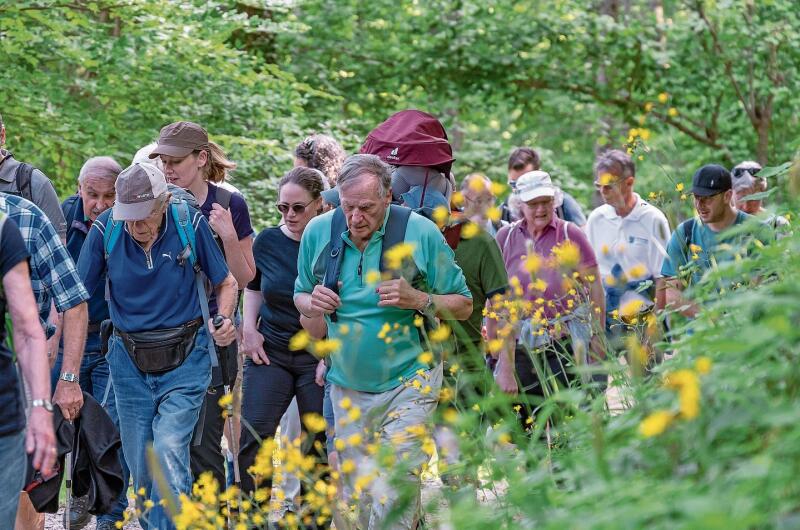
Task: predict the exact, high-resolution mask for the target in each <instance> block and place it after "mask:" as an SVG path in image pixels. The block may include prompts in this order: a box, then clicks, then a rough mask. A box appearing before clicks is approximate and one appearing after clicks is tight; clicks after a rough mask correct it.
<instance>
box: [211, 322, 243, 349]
mask: <svg viewBox="0 0 800 530" xmlns="http://www.w3.org/2000/svg"><path fill="white" fill-rule="evenodd" d="M208 330H209V331H210V332H211V337H212V338H213V339H214V342H216V343H217V344H218V345H220V346H228V345H229V344H232V343H233V341H235V340H236V327H235V326H234V325H233V321H232V320H231V319H230V318H226V319H224V320H223V321H222V325H221V326H220V327H219V329H217V328H215V327H214V319H213V318H211V319H209V320H208Z"/></svg>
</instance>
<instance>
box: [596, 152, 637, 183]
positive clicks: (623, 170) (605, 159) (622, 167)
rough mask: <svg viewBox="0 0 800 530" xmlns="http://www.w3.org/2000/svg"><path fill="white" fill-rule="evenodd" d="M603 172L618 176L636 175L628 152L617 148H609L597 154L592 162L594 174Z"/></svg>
mask: <svg viewBox="0 0 800 530" xmlns="http://www.w3.org/2000/svg"><path fill="white" fill-rule="evenodd" d="M603 173H614V174H615V175H616V176H618V177H620V178H623V179H624V178H628V177H636V166H635V165H634V164H633V160H631V157H630V156H628V154H626V153H623V152H622V151H620V150H619V149H611V150H610V151H606V152H604V153H600V154H599V155H598V156H597V160H596V161H595V163H594V174H595V176H597V175H601V174H603Z"/></svg>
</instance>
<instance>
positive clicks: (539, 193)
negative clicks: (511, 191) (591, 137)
mask: <svg viewBox="0 0 800 530" xmlns="http://www.w3.org/2000/svg"><path fill="white" fill-rule="evenodd" d="M515 193H516V194H517V195H518V196H519V198H520V200H521V201H522V202H528V201H532V200H533V199H537V198H539V197H555V195H556V187H555V186H553V181H552V180H551V179H550V175H549V174H548V173H547V172H545V171H538V170H537V171H529V172H527V173H525V174H524V175H522V176H521V177H519V178H518V179H517V187H516V191H515Z"/></svg>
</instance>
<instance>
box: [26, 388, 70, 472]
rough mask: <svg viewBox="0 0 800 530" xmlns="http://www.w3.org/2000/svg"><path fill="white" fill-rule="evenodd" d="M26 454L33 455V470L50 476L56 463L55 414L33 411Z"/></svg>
mask: <svg viewBox="0 0 800 530" xmlns="http://www.w3.org/2000/svg"><path fill="white" fill-rule="evenodd" d="M62 382H66V381H62ZM75 386H78V385H75ZM62 410H63V409H62ZM25 452H27V453H28V454H33V468H34V469H38V470H39V471H40V472H41V473H42V475H44V476H48V475H50V474H51V473H52V472H53V464H55V462H56V435H55V432H54V431H53V414H52V413H50V412H47V411H46V410H45V409H44V408H42V407H34V408H33V409H31V414H30V417H29V418H28V428H27V429H26V431H25Z"/></svg>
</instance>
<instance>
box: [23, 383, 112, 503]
mask: <svg viewBox="0 0 800 530" xmlns="http://www.w3.org/2000/svg"><path fill="white" fill-rule="evenodd" d="M55 416H56V418H58V419H60V420H61V414H60V411H58V409H57V410H56V412H55ZM56 418H54V419H56ZM64 426H67V427H72V425H70V424H69V423H68V422H65V421H63V420H61V422H60V424H58V423H57V424H56V428H57V429H58V435H57V437H58V439H59V450H58V453H59V457H60V458H59V459H60V462H61V464H62V465H61V469H62V471H60V472H59V474H58V476H57V478H53V479H51V480H49V481H46V482H45V483H43V484H41V485H39V486H38V487H36V488H34V489H33V490H32V491H31V492H30V496H31V501H32V502H33V506H34V507H35V508H36V510H37V511H39V512H48V513H55V512H57V511H58V492H59V489H60V487H61V477H63V476H64V472H63V467H64V466H63V459H62V458H61V454H62V453H61V451H62V450H61V447H60V446H61V437H62V435H61V431H62V429H64V430H65V431H66V427H64ZM65 434H68V433H66V432H65ZM121 447H122V443H121V442H120V439H119V431H118V430H117V427H116V425H114V422H113V421H112V420H111V417H110V416H109V415H108V413H107V412H106V411H105V409H103V407H102V406H100V404H99V403H98V402H97V401H96V400H95V399H94V398H93V397H92V396H90V395H89V394H87V393H86V392H84V393H83V408H81V414H80V416H79V417H78V419H77V420H76V421H75V424H74V437H73V438H72V443H71V448H72V488H73V491H72V493H73V495H75V496H78V497H81V496H84V495H88V496H89V498H88V504H87V505H88V508H89V513H92V514H94V515H100V514H104V513H108V512H110V511H111V509H112V508H113V507H114V504H115V503H116V502H117V498H118V497H119V494H120V493H121V492H122V490H123V489H124V488H127V486H128V485H127V484H125V483H124V482H123V479H122V464H121V462H120V456H121V455H120V448H121ZM40 488H41V491H37V490H40Z"/></svg>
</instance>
